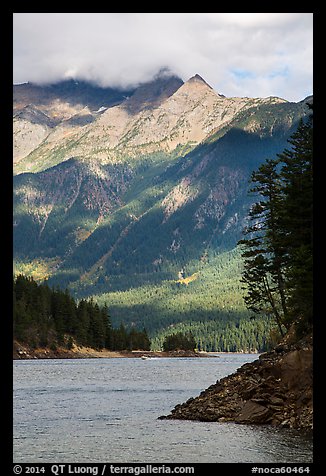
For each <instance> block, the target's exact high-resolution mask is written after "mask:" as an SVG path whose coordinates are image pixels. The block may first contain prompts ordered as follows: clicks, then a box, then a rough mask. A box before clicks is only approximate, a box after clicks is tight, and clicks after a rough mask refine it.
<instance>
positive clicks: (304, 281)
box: [239, 117, 313, 334]
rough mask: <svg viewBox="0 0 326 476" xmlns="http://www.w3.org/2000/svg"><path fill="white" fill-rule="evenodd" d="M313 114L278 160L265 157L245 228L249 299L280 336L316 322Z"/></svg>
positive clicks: (243, 242)
mask: <svg viewBox="0 0 326 476" xmlns="http://www.w3.org/2000/svg"><path fill="white" fill-rule="evenodd" d="M312 138H313V127H312V118H311V117H310V118H309V120H308V121H307V122H303V121H301V122H300V124H299V127H298V129H297V131H296V132H295V133H294V134H293V135H292V136H291V138H290V139H289V141H288V142H289V143H290V144H291V145H292V149H291V150H288V149H285V150H284V151H283V153H281V154H278V156H277V157H278V158H277V159H276V160H266V162H265V163H264V164H262V165H261V166H260V167H259V169H258V171H257V172H254V173H253V174H252V177H251V180H252V182H253V183H254V184H255V186H254V187H253V188H252V189H251V192H253V193H258V194H259V197H260V200H259V201H258V202H256V203H255V204H254V205H253V207H252V209H251V211H250V213H249V218H250V221H251V226H249V227H247V229H246V230H245V231H244V233H245V235H246V236H247V238H245V239H243V240H240V241H239V244H240V245H242V246H243V253H242V256H243V258H244V271H243V277H242V281H243V282H244V283H245V284H246V289H247V295H246V296H245V303H246V305H247V307H248V309H250V310H251V311H254V312H255V313H265V314H272V315H273V316H274V318H275V320H276V322H277V324H278V327H279V330H280V332H281V334H283V326H285V327H286V328H288V327H289V326H290V325H291V324H292V323H293V322H295V321H297V320H298V319H299V320H300V321H301V322H302V321H303V322H304V323H305V325H306V328H307V327H309V326H310V325H311V323H312V286H313V279H312V204H313V187H312V185H313V177H312V152H313V151H312Z"/></svg>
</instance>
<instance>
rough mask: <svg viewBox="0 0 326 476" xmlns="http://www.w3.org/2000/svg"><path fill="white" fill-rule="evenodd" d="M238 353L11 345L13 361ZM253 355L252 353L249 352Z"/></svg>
mask: <svg viewBox="0 0 326 476" xmlns="http://www.w3.org/2000/svg"><path fill="white" fill-rule="evenodd" d="M237 353H240V352H203V351H200V352H195V351H191V350H175V351H169V352H164V351H149V350H131V351H130V350H122V351H112V350H108V349H102V350H96V349H92V348H91V347H82V346H76V345H74V346H73V348H72V349H70V350H68V349H66V348H64V347H58V348H57V349H56V350H51V349H50V348H48V347H45V348H36V349H33V348H32V347H30V346H27V345H25V344H21V343H19V342H17V341H14V344H13V360H29V359H97V358H105V359H112V358H144V359H145V358H148V359H150V358H161V357H179V358H182V357H201V358H209V357H211V358H214V357H215V358H218V357H219V354H221V355H223V354H237ZM251 353H253V352H251Z"/></svg>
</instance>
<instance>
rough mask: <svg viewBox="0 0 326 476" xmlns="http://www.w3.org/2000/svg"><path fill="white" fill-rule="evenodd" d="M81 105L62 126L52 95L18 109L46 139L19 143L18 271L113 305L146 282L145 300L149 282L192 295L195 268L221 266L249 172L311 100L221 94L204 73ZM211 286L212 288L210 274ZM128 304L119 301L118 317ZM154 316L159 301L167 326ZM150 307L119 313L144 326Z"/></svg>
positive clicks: (241, 213) (244, 202) (243, 210)
mask: <svg viewBox="0 0 326 476" xmlns="http://www.w3.org/2000/svg"><path fill="white" fill-rule="evenodd" d="M120 99H121V98H120ZM78 101H79V100H78ZM78 101H77V100H76V101H73V100H70V103H69V104H72V105H73V107H75V106H76V103H77V104H78V108H77V109H78V111H77V110H75V111H74V113H73V114H72V115H71V116H69V117H68V116H64V117H63V116H62V117H61V118H60V119H58V120H57V122H56V121H55V120H54V119H53V114H52V113H51V111H52V112H53V110H49V109H47V108H48V105H49V104H50V103H51V108H52V107H53V101H52V102H50V101H48V103H46V101H43V103H42V98H39V100H38V102H37V101H35V103H36V105H34V104H33V105H32V106H28V108H27V109H26V106H25V109H24V108H23V109H22V110H20V112H18V113H17V110H16V113H15V114H16V115H15V118H16V119H17V117H18V118H19V120H20V121H23V120H24V121H27V122H28V123H29V124H36V125H37V126H38V127H43V130H45V132H44V136H45V135H46V134H47V135H46V137H44V138H43V139H42V138H41V135H40V136H39V137H40V141H39V143H37V144H36V146H35V148H34V149H33V150H32V151H31V152H30V153H29V154H28V155H26V156H24V157H22V156H23V152H20V151H21V149H22V148H24V147H25V145H22V144H23V143H20V145H19V146H18V153H21V159H20V160H19V162H18V163H17V165H16V167H15V170H16V173H18V172H21V173H18V174H17V175H16V176H15V177H14V250H15V260H16V269H17V270H20V271H21V270H23V271H26V270H28V271H29V273H34V276H37V277H43V278H44V277H50V283H52V284H59V285H60V286H68V287H69V288H70V289H71V290H72V291H74V293H75V295H76V296H87V295H95V294H96V295H100V294H101V293H106V295H107V298H108V304H109V303H110V296H111V297H112V299H114V293H116V292H125V291H127V290H129V289H135V290H137V288H139V296H140V295H141V294H142V288H143V287H144V286H145V287H146V286H150V287H151V286H154V288H155V286H163V288H164V289H166V288H165V286H166V285H167V286H168V289H169V291H168V293H172V294H173V293H175V292H176V289H177V290H178V289H179V291H180V286H187V289H188V290H187V293H188V294H189V293H191V290H192V289H193V290H194V292H195V289H196V287H197V288H198V285H199V283H200V280H198V276H201V277H202V275H198V274H196V273H198V272H199V271H200V270H201V269H203V266H204V267H205V266H206V267H208V268H209V266H210V265H209V262H211V263H212V262H214V263H215V265H214V266H217V265H218V264H217V263H218V262H217V261H216V257H218V256H219V254H220V253H221V252H223V251H227V250H231V249H232V248H233V247H234V246H235V245H236V242H237V241H238V239H239V238H240V236H241V230H242V228H243V226H244V224H245V223H246V216H247V212H248V209H249V207H250V204H251V200H252V199H251V198H250V197H248V193H247V191H248V180H249V177H250V174H251V172H252V171H253V170H255V169H256V168H257V166H258V165H259V164H260V163H261V162H262V161H263V160H265V159H266V158H268V157H274V156H275V154H276V153H278V152H281V151H282V150H283V149H284V147H285V146H286V141H287V138H288V137H289V136H290V135H291V133H292V132H293V130H294V129H295V128H296V125H297V123H298V121H299V119H300V118H301V117H303V116H304V115H305V114H307V113H308V110H307V109H308V108H307V107H306V106H305V103H304V102H301V103H289V102H286V101H284V100H282V99H279V98H265V99H260V98H257V99H252V98H226V97H224V96H222V95H220V94H218V93H216V92H215V91H214V90H213V89H212V88H211V87H210V86H209V85H208V84H207V83H206V82H205V81H204V80H203V79H202V78H201V77H200V76H199V75H196V76H194V77H193V78H190V79H189V80H188V81H186V82H185V83H183V82H182V81H181V80H180V79H178V78H176V77H174V76H171V77H161V78H156V80H155V81H153V82H151V83H149V84H147V85H142V86H141V87H140V88H138V89H137V90H136V91H135V92H133V93H132V94H131V95H130V96H129V98H123V100H122V99H121V102H120V103H119V104H109V105H108V106H107V107H106V108H105V107H104V106H103V110H101V111H100V112H98V110H97V111H95V112H94V110H91V108H90V105H92V104H93V105H94V104H95V103H94V102H92V101H89V103H86V101H84V102H83V103H82V104H81V103H80V102H78ZM101 101H102V99H101ZM99 104H100V103H99V102H97V104H96V107H97V106H98V105H99ZM51 108H50V109H51ZM17 114H18V116H17ZM51 114H52V115H51ZM33 121H34V122H33ZM53 121H54V122H53ZM35 131H36V129H35ZM212 260H213V261H212ZM206 271H207V269H206ZM191 277H193V278H191ZM187 278H189V280H187ZM178 279H179V288H178V286H177V287H176V288H175V283H176V281H178ZM183 279H184V280H186V281H185V282H186V283H187V284H184V282H183V281H182V280H183ZM212 279H213V278H212ZM180 280H181V281H180ZM169 282H170V283H174V284H173V285H172V287H171V286H170V285H169V284H168V283H169ZM188 285H189V287H188ZM163 288H162V289H163ZM182 289H183V288H182ZM207 289H211V290H212V292H211V294H212V295H213V293H214V291H213V289H214V284H213V281H211V282H207ZM136 292H137V291H136ZM237 292H240V291H239V288H238V290H237ZM107 293H109V294H107ZM110 293H111V294H110ZM98 299H101V298H100V297H99V298H98ZM188 299H189V295H188ZM157 304H158V303H157ZM197 304H198V306H199V301H198V303H197ZM194 306H195V307H193V309H192V311H191V312H190V310H189V309H188V311H187V310H186V309H185V310H184V311H182V312H181V314H180V320H181V321H182V320H186V319H188V318H189V317H190V316H194V313H196V305H195V304H194ZM127 308H128V306H127V307H126V306H125V307H124V310H123V308H122V307H120V308H119V306H116V307H115V309H114V310H113V313H114V314H115V316H113V317H115V318H117V319H118V318H119V313H120V314H121V313H122V312H123V313H125V312H126V309H127ZM197 309H198V308H197ZM216 309H217V308H216ZM129 311H130V309H129ZM243 311H244V309H243V308H242V310H241V311H240V310H239V309H238V313H240V314H241V313H242V312H243ZM159 313H162V309H160V306H159V305H158V306H157V313H156V318H157V322H156V324H155V325H153V326H150V327H151V328H152V330H153V332H154V330H155V328H156V329H158V328H159V327H160V326H161V327H162V326H163V327H164V326H165V325H167V321H166V322H165V323H164V322H161V324H159V323H158V320H159ZM145 314H146V315H144V308H143V309H142V308H141V307H138V306H135V307H134V308H133V309H132V312H130V315H129V317H128V316H124V318H125V319H126V320H127V321H128V322H129V323H131V322H134V323H135V324H137V325H139V324H140V323H142V324H144V323H145V322H146V319H147V321H148V320H149V319H151V315H153V307H152V308H151V311H150V313H145ZM154 314H155V312H154ZM240 314H239V315H240ZM214 315H215V314H214V312H213V311H212V310H211V311H209V312H208V314H207V316H206V318H207V319H209V318H213V317H214ZM131 316H132V318H131ZM173 316H174V317H173V319H176V315H175V314H173ZM187 316H188V317H187ZM120 317H121V315H120ZM192 318H193V317H192ZM171 319H172V318H171ZM177 320H179V318H177ZM169 322H170V324H171V321H169Z"/></svg>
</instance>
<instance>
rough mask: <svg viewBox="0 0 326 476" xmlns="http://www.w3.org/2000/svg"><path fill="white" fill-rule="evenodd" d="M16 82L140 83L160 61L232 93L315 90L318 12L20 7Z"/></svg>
mask: <svg viewBox="0 0 326 476" xmlns="http://www.w3.org/2000/svg"><path fill="white" fill-rule="evenodd" d="M13 32H14V38H13V41H14V43H13V45H14V49H13V53H14V58H13V59H14V62H13V65H14V70H13V79H14V83H21V82H26V81H30V82H34V83H39V84H44V83H49V82H55V81H58V80H61V79H65V78H76V79H78V78H79V79H85V80H92V81H95V82H97V83H98V84H100V85H102V86H115V87H117V86H119V87H128V86H135V85H137V84H139V83H140V82H144V81H148V80H150V79H152V78H153V77H154V75H155V74H156V73H157V72H158V71H159V70H160V69H161V68H169V69H170V70H171V71H172V72H173V73H175V74H177V75H178V76H180V77H181V78H182V79H183V80H184V81H186V80H187V79H189V78H190V77H191V76H193V75H194V74H196V73H198V74H200V75H201V76H202V77H203V78H204V79H205V81H206V82H208V83H209V84H210V85H211V86H212V87H213V88H214V89H215V91H217V92H219V93H221V94H224V95H226V96H249V97H266V96H279V97H282V98H284V99H287V100H289V101H300V100H302V99H304V98H305V97H306V96H308V95H310V94H312V93H313V90H312V71H313V63H312V56H313V14H312V13H14V30H13Z"/></svg>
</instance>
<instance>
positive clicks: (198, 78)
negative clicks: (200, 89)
mask: <svg viewBox="0 0 326 476" xmlns="http://www.w3.org/2000/svg"><path fill="white" fill-rule="evenodd" d="M187 83H203V84H205V86H208V87H209V88H211V89H213V88H212V86H210V85H209V84H208V83H206V81H205V80H204V79H203V78H202V77H201V76H200V75H199V74H195V75H194V76H192V77H191V78H189V79H188V81H187Z"/></svg>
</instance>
